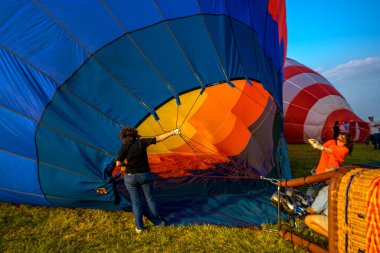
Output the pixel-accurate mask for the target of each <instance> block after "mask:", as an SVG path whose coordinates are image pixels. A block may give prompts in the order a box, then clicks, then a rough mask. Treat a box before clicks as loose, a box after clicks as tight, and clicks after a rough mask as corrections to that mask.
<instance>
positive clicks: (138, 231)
mask: <svg viewBox="0 0 380 253" xmlns="http://www.w3.org/2000/svg"><path fill="white" fill-rule="evenodd" d="M135 230H136V233H138V234H140V233H141V232H142V231H143V230H142V229H138V228H135Z"/></svg>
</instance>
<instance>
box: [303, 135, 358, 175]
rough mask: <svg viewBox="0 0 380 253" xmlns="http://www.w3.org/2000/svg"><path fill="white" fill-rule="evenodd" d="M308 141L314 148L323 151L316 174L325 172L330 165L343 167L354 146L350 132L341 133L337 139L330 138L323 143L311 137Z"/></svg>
mask: <svg viewBox="0 0 380 253" xmlns="http://www.w3.org/2000/svg"><path fill="white" fill-rule="evenodd" d="M308 141H309V143H310V144H311V145H312V147H313V148H315V149H319V150H321V151H322V154H321V158H320V159H319V163H318V166H317V169H316V170H315V174H320V173H324V172H325V171H326V169H327V168H330V167H334V168H339V167H342V165H343V162H344V160H345V159H346V157H347V156H348V155H349V154H351V152H352V148H353V143H352V138H351V135H350V134H349V133H340V134H339V135H338V137H337V138H336V140H329V141H327V142H325V143H324V144H323V145H322V144H320V143H319V142H318V141H317V140H314V139H309V140H308Z"/></svg>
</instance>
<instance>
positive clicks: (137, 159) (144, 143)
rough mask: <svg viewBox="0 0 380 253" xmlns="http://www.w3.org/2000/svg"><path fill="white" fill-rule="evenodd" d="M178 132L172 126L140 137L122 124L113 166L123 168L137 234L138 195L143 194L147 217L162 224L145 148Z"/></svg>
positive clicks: (141, 226)
mask: <svg viewBox="0 0 380 253" xmlns="http://www.w3.org/2000/svg"><path fill="white" fill-rule="evenodd" d="M179 134H181V132H180V130H179V129H175V130H172V131H169V132H167V133H164V134H161V135H158V136H156V137H152V138H140V135H139V134H138V132H137V130H136V129H135V128H133V127H125V128H123V129H121V131H120V139H122V141H123V145H122V146H121V148H120V150H119V154H118V157H117V159H116V166H119V167H124V168H123V169H125V175H124V183H125V186H126V187H127V190H128V193H129V196H130V198H131V202H132V211H133V216H134V219H135V225H136V228H135V230H136V232H137V233H141V232H142V231H143V229H144V224H143V210H142V209H143V208H142V206H143V203H142V201H143V198H142V195H144V196H145V200H146V204H147V206H148V209H149V210H148V212H149V213H150V215H149V216H150V217H148V218H151V221H152V222H153V224H155V225H156V226H164V225H165V221H164V220H163V219H162V218H161V217H160V215H159V213H158V210H157V206H156V202H155V199H154V196H153V175H152V173H151V170H150V166H149V162H148V154H147V147H148V146H149V145H151V144H156V143H157V142H161V141H163V140H165V139H167V138H169V137H170V136H173V135H179ZM125 161H126V163H125Z"/></svg>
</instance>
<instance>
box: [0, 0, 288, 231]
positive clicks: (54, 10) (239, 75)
mask: <svg viewBox="0 0 380 253" xmlns="http://www.w3.org/2000/svg"><path fill="white" fill-rule="evenodd" d="M1 5H2V6H0V8H1V9H2V10H5V11H3V12H4V15H2V16H1V17H0V28H1V29H0V31H1V32H0V45H1V47H0V60H1V65H0V80H1V86H0V94H1V98H0V103H1V106H0V111H1V114H0V115H1V116H0V117H1V120H0V132H1V137H2V138H1V144H0V145H1V146H0V171H1V175H2V176H1V179H0V200H1V201H4V202H12V203H21V204H33V205H46V206H67V207H84V208H100V209H110V210H121V209H122V205H121V203H122V202H123V201H121V202H120V203H118V201H115V200H116V199H115V196H117V194H121V195H122V196H124V197H125V199H126V200H128V195H127V194H126V191H125V188H124V186H123V182H122V180H119V181H118V180H116V182H114V183H113V182H111V181H110V180H111V178H110V176H109V174H108V172H109V171H107V169H109V168H110V166H112V164H113V162H114V160H115V158H116V155H117V152H118V150H119V148H120V145H121V141H120V140H119V139H118V133H119V131H120V129H121V128H122V127H124V126H135V127H137V128H138V131H139V133H140V134H141V135H142V136H154V135H158V134H160V133H162V132H164V131H167V130H170V129H174V128H177V127H178V128H181V132H182V135H181V136H176V137H172V138H170V139H168V140H166V141H164V142H162V143H159V144H157V145H155V146H151V147H150V148H149V150H148V152H149V161H150V164H151V167H152V171H153V173H154V174H155V178H156V183H155V189H156V195H157V201H158V205H159V209H160V210H161V212H162V213H163V214H164V215H166V217H167V218H168V219H169V223H172V224H189V223H214V224H222V225H233V226H249V225H255V224H261V223H263V222H271V221H275V220H276V218H277V217H276V209H275V207H273V206H272V205H271V204H270V201H269V198H270V196H271V194H272V193H273V186H272V185H271V184H270V183H268V182H267V181H264V180H259V176H267V177H272V178H288V177H289V176H290V175H289V166H288V163H287V155H286V152H284V151H285V150H286V144H285V141H284V140H283V134H282V133H283V131H282V129H283V125H282V113H281V112H282V81H283V74H282V65H283V60H284V55H285V49H286V22H285V3H284V1H280V0H278V1H254V0H251V1H248V0H242V1H232V0H231V1H224V0H221V1H201V0H198V1H196V0H187V1H161V0H157V1H151V0H149V1H148V0H145V1H120V2H119V1H118V2H114V1H99V2H93V1H80V2H78V1H21V2H20V1H18V2H14V1H2V3H1ZM99 188H105V189H106V190H107V194H99V191H98V192H97V191H96V189H99ZM102 193H104V192H102ZM124 204H127V207H128V205H129V204H128V202H124ZM272 214H273V215H272Z"/></svg>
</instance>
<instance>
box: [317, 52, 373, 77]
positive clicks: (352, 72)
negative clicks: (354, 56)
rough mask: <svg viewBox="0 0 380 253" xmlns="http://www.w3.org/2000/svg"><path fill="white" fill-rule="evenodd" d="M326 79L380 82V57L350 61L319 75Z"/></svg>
mask: <svg viewBox="0 0 380 253" xmlns="http://www.w3.org/2000/svg"><path fill="white" fill-rule="evenodd" d="M321 74H322V75H323V76H324V77H326V78H327V79H334V80H339V79H340V80H342V79H347V78H355V79H360V78H365V79H367V78H371V79H372V80H373V78H375V79H377V80H380V57H368V58H366V59H360V60H352V61H349V62H347V63H343V64H340V65H338V66H336V67H335V68H333V69H329V70H325V71H323V72H322V73H321Z"/></svg>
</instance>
